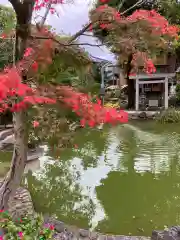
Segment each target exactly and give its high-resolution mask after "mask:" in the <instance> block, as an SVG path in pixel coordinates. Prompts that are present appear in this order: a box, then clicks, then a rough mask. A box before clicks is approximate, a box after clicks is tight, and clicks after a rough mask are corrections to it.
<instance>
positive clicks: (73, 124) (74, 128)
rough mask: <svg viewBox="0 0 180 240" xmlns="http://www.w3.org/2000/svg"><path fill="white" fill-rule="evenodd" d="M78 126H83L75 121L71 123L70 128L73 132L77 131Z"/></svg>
mask: <svg viewBox="0 0 180 240" xmlns="http://www.w3.org/2000/svg"><path fill="white" fill-rule="evenodd" d="M78 128H81V126H80V125H79V124H78V123H77V122H73V123H71V124H70V125H69V130H70V131H72V132H74V131H76V130H77V129H78Z"/></svg>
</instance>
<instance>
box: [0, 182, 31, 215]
mask: <svg viewBox="0 0 180 240" xmlns="http://www.w3.org/2000/svg"><path fill="white" fill-rule="evenodd" d="M1 184H2V180H1V181H0V185H1ZM8 212H9V213H10V214H11V216H12V217H13V218H20V217H22V216H24V215H31V216H32V215H34V214H35V211H34V206H33V202H32V199H31V195H30V193H29V191H28V190H27V189H26V188H22V187H19V188H18V189H17V190H16V193H15V195H14V196H12V197H10V199H9V202H8Z"/></svg>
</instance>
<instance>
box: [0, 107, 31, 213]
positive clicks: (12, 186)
mask: <svg viewBox="0 0 180 240" xmlns="http://www.w3.org/2000/svg"><path fill="white" fill-rule="evenodd" d="M25 120H26V118H25V113H24V112H18V113H14V114H13V124H14V137H15V144H14V152H13V157H12V162H11V166H10V170H9V172H8V174H7V175H6V177H5V179H4V181H3V183H2V185H1V188H0V209H1V210H7V209H8V200H9V197H10V196H11V195H12V194H14V193H15V191H16V189H17V187H18V186H19V185H20V182H21V179H22V176H23V173H24V168H25V162H26V159H27V137H26V129H25V126H26V125H25V124H24V123H25Z"/></svg>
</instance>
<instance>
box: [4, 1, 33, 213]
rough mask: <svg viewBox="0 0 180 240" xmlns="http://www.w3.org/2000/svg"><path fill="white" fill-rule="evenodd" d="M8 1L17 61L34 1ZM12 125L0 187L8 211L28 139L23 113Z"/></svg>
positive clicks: (15, 117) (21, 168)
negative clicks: (11, 147) (10, 146)
mask: <svg viewBox="0 0 180 240" xmlns="http://www.w3.org/2000/svg"><path fill="white" fill-rule="evenodd" d="M9 1H10V2H11V4H12V5H13V8H14V10H15V12H16V17H17V26H16V50H15V59H16V61H18V60H21V59H22V57H23V55H24V51H25V49H26V46H27V40H28V37H29V35H30V28H31V18H32V12H33V6H34V2H35V0H32V1H29V0H24V1H23V2H22V3H21V2H19V1H14V0H9ZM13 124H14V137H15V144H14V151H13V157H12V161H11V166H10V170H9V172H8V173H7V175H6V177H5V178H4V181H3V183H2V185H1V187H0V209H1V210H7V209H8V201H9V198H10V196H12V195H13V194H14V193H15V191H16V189H17V188H18V187H19V185H20V182H21V179H22V176H23V173H24V168H25V163H26V160H27V143H28V139H27V137H26V134H27V132H26V114H25V112H24V111H22V112H17V113H14V114H13Z"/></svg>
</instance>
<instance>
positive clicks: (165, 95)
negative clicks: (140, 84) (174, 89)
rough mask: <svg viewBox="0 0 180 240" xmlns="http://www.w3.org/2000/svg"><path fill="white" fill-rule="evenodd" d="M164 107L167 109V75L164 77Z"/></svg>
mask: <svg viewBox="0 0 180 240" xmlns="http://www.w3.org/2000/svg"><path fill="white" fill-rule="evenodd" d="M164 84H165V93H164V107H165V109H168V77H165V83H164Z"/></svg>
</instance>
